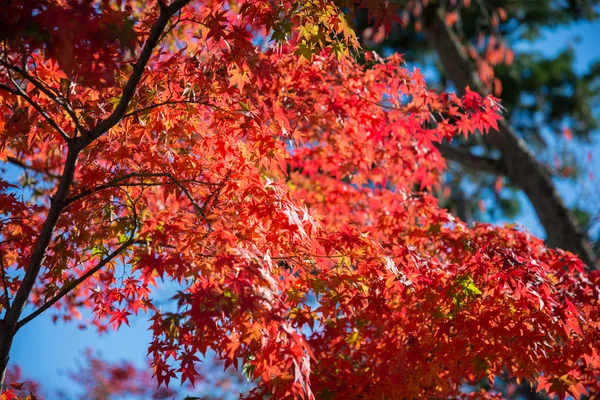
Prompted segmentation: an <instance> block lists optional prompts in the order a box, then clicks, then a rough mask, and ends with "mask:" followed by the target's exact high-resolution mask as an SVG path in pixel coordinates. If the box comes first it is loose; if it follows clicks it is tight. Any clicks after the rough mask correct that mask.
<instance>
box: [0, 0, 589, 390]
mask: <svg viewBox="0 0 600 400" xmlns="http://www.w3.org/2000/svg"><path fill="white" fill-rule="evenodd" d="M346 6H347V7H352V6H354V4H353V3H352V2H347V4H346ZM356 6H359V7H366V8H368V9H369V12H371V13H372V16H373V17H374V18H375V21H376V22H375V23H376V24H379V25H381V26H383V27H384V29H389V27H390V24H391V23H393V22H394V21H395V20H396V18H395V13H394V11H395V9H394V8H393V5H390V4H389V3H387V2H384V1H377V0H373V1H363V2H357V4H356ZM3 13H4V14H3V15H2V19H3V20H5V21H7V23H6V24H5V25H4V26H3V29H2V31H0V39H1V40H2V49H1V50H2V52H1V55H0V57H1V58H0V129H1V132H2V141H1V142H0V160H1V161H2V162H3V163H4V164H5V165H6V166H7V165H11V168H15V169H17V170H20V171H21V172H22V174H21V176H20V178H19V179H18V181H17V180H14V179H13V180H12V181H11V180H10V179H9V177H8V175H7V176H6V177H4V176H3V177H2V178H0V210H2V212H1V214H2V217H1V225H0V229H1V231H0V239H1V240H0V256H1V258H0V259H1V261H2V265H1V267H2V268H1V272H2V274H1V276H0V278H1V283H2V286H3V287H2V294H0V307H2V319H1V320H0V370H2V376H4V373H5V372H6V369H7V366H8V361H9V357H8V356H9V352H10V347H11V343H12V340H13V337H14V336H15V335H16V334H18V330H19V329H20V328H22V327H23V326H24V325H25V324H27V323H28V322H30V321H31V320H32V319H34V318H35V317H37V316H38V315H40V314H41V313H44V312H54V313H55V316H56V317H57V318H59V317H62V318H63V319H65V320H69V319H73V318H77V317H78V316H80V315H81V313H82V312H83V311H90V312H91V313H92V314H93V316H94V319H93V320H92V321H91V322H90V324H93V325H94V326H95V327H96V328H97V329H98V330H99V331H100V332H103V331H106V330H108V329H119V328H121V327H122V326H123V325H128V324H129V318H130V317H131V315H133V314H138V313H147V314H148V315H149V316H150V330H151V331H152V333H153V339H152V341H151V343H150V344H149V348H148V354H149V356H150V359H151V362H152V369H153V371H152V372H153V374H154V377H155V379H156V380H157V381H158V383H159V385H164V386H168V385H169V383H172V380H174V379H178V380H180V381H181V382H182V383H186V382H189V383H191V384H194V383H196V379H197V370H196V366H197V364H198V363H199V362H200V357H201V356H202V355H203V354H206V352H207V351H208V350H211V351H213V352H215V353H216V355H217V357H218V358H219V359H220V360H222V361H223V362H224V363H225V366H226V367H227V366H233V367H234V368H237V369H239V370H242V371H243V372H244V374H245V375H246V376H247V377H248V378H249V379H250V380H252V381H253V382H254V383H255V385H256V386H255V388H254V389H253V390H252V391H251V392H249V393H247V394H246V397H248V398H263V397H264V396H265V395H268V394H270V395H272V396H273V397H275V398H294V397H302V398H315V397H316V398H343V397H350V398H361V397H362V398H364V397H367V398H371V397H377V398H421V397H425V396H436V397H440V396H452V397H461V396H465V397H473V396H476V397H477V396H481V397H483V396H493V394H490V393H484V392H481V393H475V394H473V393H471V394H465V393H463V390H462V389H463V384H464V383H469V382H474V381H477V380H480V379H482V378H486V377H487V378H488V379H489V380H490V381H493V379H494V376H495V375H500V374H502V373H503V372H506V373H507V374H508V376H510V377H514V378H517V379H518V380H521V379H528V380H530V381H533V382H537V384H538V389H539V390H545V391H546V392H547V393H549V394H558V395H560V396H565V395H567V394H568V395H573V396H575V397H579V396H580V395H582V394H586V393H597V391H598V385H599V383H598V381H597V379H596V376H597V375H598V372H599V371H598V369H599V368H600V364H599V362H600V360H599V357H598V346H599V340H598V338H599V335H598V330H599V329H600V326H599V323H600V316H599V315H598V314H599V310H600V308H599V306H598V298H599V291H598V290H599V289H598V286H599V284H600V275H599V274H598V273H596V272H594V273H591V272H587V271H586V270H585V268H584V264H583V263H582V262H581V261H580V260H579V259H578V258H577V256H575V255H573V254H572V253H570V252H568V251H563V250H559V249H549V248H547V247H546V246H545V245H544V243H543V242H542V241H541V240H539V239H537V238H535V237H533V236H531V235H530V234H528V233H527V232H522V231H520V230H517V229H515V228H514V227H511V226H506V227H492V226H490V225H486V224H477V225H475V226H472V227H469V226H467V225H466V224H465V223H463V222H462V221H460V220H458V219H456V218H454V217H453V216H452V215H450V214H448V213H447V212H446V211H445V210H443V209H440V208H439V207H438V204H437V200H436V199H435V198H434V197H433V196H432V195H431V191H432V189H433V188H435V187H436V186H437V185H439V182H440V180H439V178H440V174H441V173H442V171H443V170H444V167H445V161H444V159H443V157H442V156H441V154H440V152H439V150H438V148H437V147H436V144H437V143H439V142H440V141H442V140H444V139H451V138H453V137H455V136H458V135H465V136H466V135H470V134H474V133H476V132H482V133H485V132H488V131H490V130H495V129H498V123H499V120H500V118H501V116H500V106H499V102H498V99H496V98H494V97H493V96H488V97H482V96H480V95H479V94H477V93H476V92H473V91H471V90H469V89H468V88H467V89H466V90H465V94H464V96H461V97H458V96H456V95H454V94H445V93H442V94H436V93H434V92H432V91H430V90H427V88H426V85H425V82H424V79H423V76H422V75H421V74H420V72H419V71H418V70H415V71H412V72H410V71H408V70H407V69H406V68H405V67H404V65H403V61H402V58H401V57H400V56H399V55H392V56H390V57H389V58H386V59H381V58H380V57H378V56H377V55H376V54H373V53H369V52H364V51H362V50H361V48H360V46H359V45H358V43H357V40H356V37H355V34H354V32H353V30H352V29H351V26H350V24H349V22H348V20H347V17H346V16H345V15H344V14H343V13H342V12H341V11H340V8H339V7H338V6H337V5H336V4H334V3H332V2H329V1H326V0H314V1H304V2H297V3H295V2H281V3H275V2H271V1H268V0H249V1H242V2H225V1H219V0H211V1H202V2H201V1H192V0H174V1H172V2H167V1H164V0H159V1H157V2H145V1H125V0H121V1H109V0H102V1H92V0H86V1H75V0H64V1H62V0H60V1H59V0H57V1H52V0H27V1H20V2H8V3H7V6H5V7H4V10H3ZM376 27H377V25H376ZM357 55H360V57H361V58H362V60H363V61H364V62H361V63H359V62H358V61H357V60H356V56H357ZM165 281H167V282H174V284H171V285H170V287H173V285H174V286H176V289H175V292H176V293H175V294H174V296H173V304H172V306H173V307H172V308H169V309H162V308H160V307H158V306H157V304H156V303H155V301H154V300H153V295H154V294H156V292H157V290H158V289H159V288H161V287H163V286H164V285H165V283H164V282H165ZM3 381H4V379H3ZM12 393H14V391H11V389H10V387H8V386H7V390H6V391H5V392H4V394H3V396H4V398H11V397H13V394H12Z"/></svg>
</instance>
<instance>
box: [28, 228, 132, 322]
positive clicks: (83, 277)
mask: <svg viewBox="0 0 600 400" xmlns="http://www.w3.org/2000/svg"><path fill="white" fill-rule="evenodd" d="M134 242H135V240H133V239H129V240H127V241H126V242H125V243H123V244H122V245H121V246H119V248H117V249H116V250H115V251H113V252H112V253H111V254H109V255H108V256H107V257H106V258H104V259H102V261H100V262H99V263H98V264H97V265H96V266H94V267H93V268H91V269H89V270H88V271H87V272H86V273H85V274H83V275H81V276H80V277H79V278H78V279H76V280H74V281H72V282H69V283H67V284H66V285H64V286H63V287H62V289H61V290H60V292H58V294H57V295H56V296H54V297H53V298H52V299H50V300H48V301H47V302H45V303H44V304H43V305H42V306H41V307H40V308H38V309H37V310H35V311H34V312H32V313H31V314H29V315H28V316H26V317H25V318H23V319H22V320H20V321H19V322H18V323H17V330H19V329H20V328H22V327H23V325H25V324H27V323H28V322H30V321H31V320H32V319H34V318H35V317H37V316H38V315H40V314H41V313H43V312H44V311H46V310H47V309H49V308H50V307H52V306H53V305H54V304H55V303H56V302H58V301H59V300H60V299H62V298H63V297H65V296H66V295H67V294H69V292H70V291H72V290H73V289H75V288H76V287H77V286H79V285H80V284H81V283H82V282H84V281H85V280H86V279H88V278H89V277H90V276H92V275H93V274H95V273H96V272H98V271H99V270H100V269H102V268H103V267H104V266H105V265H106V264H108V263H109V262H111V261H112V260H114V259H115V258H116V257H117V256H118V255H119V254H121V253H122V252H123V251H124V250H126V249H127V248H128V247H129V246H131V245H132V244H133V243H134Z"/></svg>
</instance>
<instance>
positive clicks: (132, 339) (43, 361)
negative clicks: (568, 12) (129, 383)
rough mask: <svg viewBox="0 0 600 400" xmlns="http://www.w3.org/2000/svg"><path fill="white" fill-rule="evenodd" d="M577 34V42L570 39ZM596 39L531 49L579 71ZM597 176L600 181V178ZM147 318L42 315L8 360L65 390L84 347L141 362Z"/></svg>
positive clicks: (560, 32)
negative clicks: (570, 59)
mask: <svg viewBox="0 0 600 400" xmlns="http://www.w3.org/2000/svg"><path fill="white" fill-rule="evenodd" d="M577 37H579V38H580V40H578V41H577V40H575V39H576V38H577ZM598 38H600V22H598V21H597V22H595V23H584V24H580V25H578V26H573V27H570V28H562V29H557V30H555V31H553V32H548V33H546V34H545V36H544V38H543V39H542V40H540V41H538V42H537V43H536V44H535V47H536V49H538V50H540V51H542V52H544V53H545V54H548V55H552V54H556V53H557V52H558V51H560V50H561V49H563V48H564V47H565V46H566V45H567V44H568V43H570V44H571V45H572V46H573V47H574V48H575V50H576V60H577V68H578V69H579V70H580V71H584V70H585V69H586V68H587V67H588V65H589V64H590V62H592V61H593V60H595V59H598V58H600V46H599V45H598ZM596 136H600V135H596ZM592 153H593V155H594V159H593V169H594V170H596V171H600V138H598V137H596V138H595V142H594V145H593V147H592ZM598 175H600V173H598ZM596 179H600V176H597V177H596ZM560 187H561V191H562V194H563V196H565V198H566V200H567V202H568V203H572V202H574V201H576V200H577V198H576V191H573V190H572V188H571V187H569V186H568V185H561V186H560ZM525 203H527V202H526V201H525ZM518 222H520V223H521V224H523V225H524V226H525V227H527V228H528V229H529V230H530V231H531V232H532V233H534V234H536V235H538V236H539V235H541V234H542V229H541V227H540V226H539V223H538V222H537V218H536V216H535V214H534V213H533V210H532V209H531V207H530V206H529V205H528V204H527V205H526V206H525V207H524V212H523V213H522V215H521V216H519V218H518ZM147 318H148V317H146V316H141V317H138V318H132V319H131V320H130V323H131V328H127V327H126V326H124V327H122V328H121V330H119V331H118V332H110V333H108V334H106V335H103V336H98V335H97V333H96V331H95V330H94V329H89V330H79V329H78V328H77V325H78V324H77V322H75V323H67V324H63V323H58V324H54V323H52V322H51V319H50V315H49V314H48V313H46V314H43V315H42V316H41V317H38V318H36V319H35V320H34V321H32V322H30V323H29V324H27V325H26V326H25V327H24V328H23V329H22V330H21V331H19V334H18V335H17V336H16V337H15V341H14V345H13V349H12V352H11V363H16V364H18V365H20V366H21V367H22V369H23V372H24V374H25V376H26V377H29V378H32V379H35V380H36V381H38V382H40V383H42V385H43V387H45V388H46V389H47V390H46V393H47V394H50V393H51V392H50V390H48V389H63V390H64V389H66V390H69V388H72V382H71V381H70V379H69V378H68V377H67V376H66V373H65V372H66V371H67V370H71V371H72V370H73V369H74V368H75V367H76V365H77V363H76V360H81V359H82V355H83V351H84V349H86V348H94V349H98V350H99V351H100V352H101V354H102V355H103V356H104V357H105V358H106V359H107V360H113V361H116V360H121V359H127V360H130V361H133V362H136V363H137V364H139V365H144V364H145V355H146V352H147V351H146V350H147V344H148V343H149V341H150V339H151V337H150V333H149V331H147V326H148V324H147V322H146V320H147ZM50 398H51V397H50Z"/></svg>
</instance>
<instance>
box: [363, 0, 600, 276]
mask: <svg viewBox="0 0 600 400" xmlns="http://www.w3.org/2000/svg"><path fill="white" fill-rule="evenodd" d="M598 3H599V1H598V0H568V1H560V0H536V1H532V0H472V1H469V0H454V1H453V0H447V1H439V0H438V1H435V0H434V1H429V2H426V1H424V2H421V1H403V2H398V5H399V7H398V8H397V11H396V13H397V17H398V19H399V20H400V21H401V26H394V27H393V28H392V29H391V31H390V32H389V35H388V36H387V37H386V34H385V33H386V32H385V29H384V27H383V26H381V27H379V28H376V29H373V27H374V24H373V22H374V21H372V20H369V17H368V14H369V13H368V11H367V10H366V9H356V10H355V11H354V14H355V15H354V17H355V21H356V31H357V32H358V34H359V35H361V39H362V42H363V45H364V47H365V48H370V49H373V50H376V51H377V52H378V53H379V54H381V55H382V56H385V55H388V54H391V53H394V52H398V53H401V54H403V55H404V58H405V60H406V61H407V62H408V63H409V64H412V65H415V66H418V67H420V68H421V69H422V71H423V73H424V74H425V75H426V77H427V80H428V84H429V85H430V86H431V87H434V88H436V89H438V90H442V91H457V92H458V93H463V92H464V88H465V87H466V86H469V87H470V88H471V89H472V90H475V91H479V92H482V93H493V94H494V95H496V96H497V97H499V98H500V99H501V101H502V105H503V107H504V108H505V109H506V111H505V114H504V116H505V119H506V121H505V123H503V124H501V126H500V132H499V133H497V134H492V135H488V136H486V137H484V138H482V137H480V136H473V137H471V138H469V139H467V140H462V141H455V142H454V143H452V145H447V144H445V145H442V146H440V150H441V151H442V153H443V154H444V156H445V157H446V158H447V159H449V160H452V162H450V163H449V164H450V165H449V170H448V173H447V174H446V176H445V182H444V186H443V187H442V188H441V189H440V192H439V194H438V195H439V197H440V199H441V201H442V203H443V204H444V205H445V207H447V208H448V209H450V210H452V211H453V212H454V213H455V214H456V215H457V216H459V217H460V218H461V219H463V220H465V221H468V222H473V221H476V220H484V221H493V222H499V221H512V220H514V219H515V217H517V216H518V215H520V214H521V213H522V211H523V208H524V202H525V201H527V200H526V199H525V197H524V196H523V195H522V194H520V193H524V194H525V196H526V197H527V198H528V200H529V201H530V202H531V204H532V205H533V208H534V210H535V212H536V214H537V217H538V218H539V221H540V223H541V225H542V226H543V227H544V230H545V233H546V239H547V241H548V243H549V245H551V246H557V247H561V248H564V249H566V250H569V251H571V252H573V253H576V254H578V255H579V256H580V257H581V258H582V259H583V260H584V261H585V262H586V263H587V264H588V266H590V267H592V268H596V267H597V259H598V256H597V254H598V253H599V252H600V240H599V238H598V236H599V235H598V232H597V231H598V217H597V216H598V211H599V210H600V202H599V200H598V198H597V194H598V190H597V189H598V187H597V184H596V183H594V181H593V176H592V174H593V171H591V162H592V158H593V154H592V153H593V152H594V150H593V147H592V139H593V134H594V132H595V131H596V130H597V129H598V120H599V118H600V115H599V114H600V112H599V110H600V104H599V100H600V96H599V95H600V79H599V77H600V60H598V61H596V62H595V63H593V64H592V65H590V66H589V68H588V70H587V71H585V72H583V73H581V71H578V70H577V68H576V65H575V64H576V63H575V52H574V50H573V48H572V46H571V45H569V44H568V45H567V47H566V48H563V49H561V50H560V51H559V52H558V53H557V54H554V55H551V56H548V55H547V54H544V53H543V52H541V51H539V50H537V49H536V47H535V45H534V43H536V41H538V40H539V39H540V38H541V37H542V36H543V34H544V32H547V31H548V30H553V29H558V28H561V27H565V26H570V25H574V24H577V23H580V22H582V21H593V20H595V19H596V18H598V14H599V13H598V10H599V7H598ZM599 37H600V33H599ZM596 133H597V132H596ZM557 188H558V189H559V190H557ZM565 194H567V195H569V196H565ZM574 194H577V195H574ZM482 199H483V200H482ZM567 201H568V205H569V207H566V206H565V204H566V203H567Z"/></svg>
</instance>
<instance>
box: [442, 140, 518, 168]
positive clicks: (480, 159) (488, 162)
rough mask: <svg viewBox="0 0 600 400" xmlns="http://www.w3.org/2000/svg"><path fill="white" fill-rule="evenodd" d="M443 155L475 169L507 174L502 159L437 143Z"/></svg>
mask: <svg viewBox="0 0 600 400" xmlns="http://www.w3.org/2000/svg"><path fill="white" fill-rule="evenodd" d="M436 147H437V149H438V150H439V151H440V153H441V154H442V156H444V158H446V159H448V160H452V161H456V162H458V163H460V164H461V165H462V166H464V167H467V168H469V169H471V170H473V171H485V172H489V173H492V174H496V175H506V169H505V168H504V164H502V161H501V160H496V159H494V158H491V157H484V156H476V155H474V154H471V153H470V152H469V151H467V150H465V149H461V148H459V147H455V146H450V145H448V144H444V143H440V144H437V145H436Z"/></svg>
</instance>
